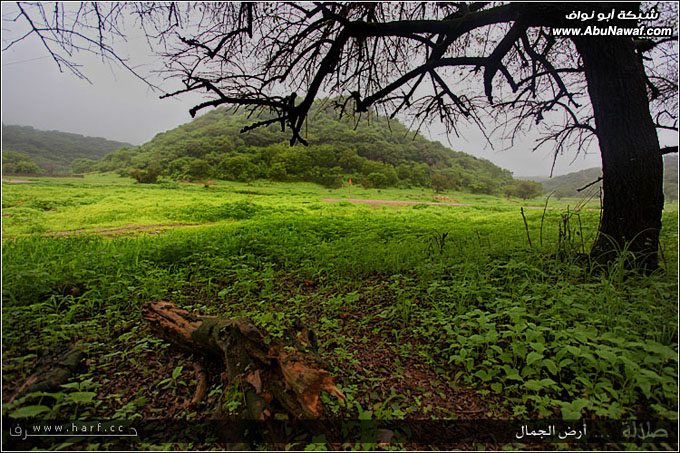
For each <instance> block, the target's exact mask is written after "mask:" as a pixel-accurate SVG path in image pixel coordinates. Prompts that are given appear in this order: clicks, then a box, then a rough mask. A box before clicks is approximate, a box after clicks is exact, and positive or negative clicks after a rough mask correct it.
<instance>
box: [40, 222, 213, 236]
mask: <svg viewBox="0 0 680 453" xmlns="http://www.w3.org/2000/svg"><path fill="white" fill-rule="evenodd" d="M199 225H209V224H204V223H171V224H163V225H126V226H122V227H101V228H84V229H81V230H70V231H53V232H49V233H45V235H46V236H69V235H78V234H98V235H101V236H107V237H116V236H131V235H134V234H138V233H146V234H159V233H163V232H165V231H166V230H168V229H170V228H180V227H188V226H199Z"/></svg>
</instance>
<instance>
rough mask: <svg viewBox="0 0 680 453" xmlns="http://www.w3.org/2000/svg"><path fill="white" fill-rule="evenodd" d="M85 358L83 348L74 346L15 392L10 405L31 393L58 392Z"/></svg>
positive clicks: (45, 365)
mask: <svg viewBox="0 0 680 453" xmlns="http://www.w3.org/2000/svg"><path fill="white" fill-rule="evenodd" d="M84 356H85V351H84V350H83V348H81V347H80V346H73V347H71V348H70V349H68V350H67V351H66V352H64V353H63V354H61V355H59V356H58V357H56V358H54V359H52V360H49V361H47V362H46V363H45V364H44V365H43V366H41V367H40V369H39V370H38V371H36V372H35V373H33V374H32V375H31V376H29V377H28V379H26V381H24V383H23V384H22V385H21V386H20V387H19V389H18V390H17V391H16V392H14V395H12V397H11V398H10V399H9V403H11V402H13V401H14V400H15V399H17V398H20V397H22V396H24V395H28V394H29V393H34V392H51V391H54V390H57V389H58V388H59V386H60V385H62V384H65V383H66V382H67V381H68V380H69V378H70V377H71V376H72V375H73V373H74V372H75V371H76V370H77V369H78V367H79V366H80V363H81V361H82V359H83V357H84Z"/></svg>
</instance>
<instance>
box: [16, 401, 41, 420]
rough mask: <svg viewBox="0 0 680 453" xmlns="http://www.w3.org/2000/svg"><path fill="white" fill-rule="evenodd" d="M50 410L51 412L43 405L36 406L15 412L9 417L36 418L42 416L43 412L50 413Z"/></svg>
mask: <svg viewBox="0 0 680 453" xmlns="http://www.w3.org/2000/svg"><path fill="white" fill-rule="evenodd" d="M49 410H50V408H49V407H47V406H43V405H41V404H38V405H35V406H24V407H20V408H19V409H17V410H15V411H14V412H12V413H11V414H9V416H10V417H12V418H29V417H35V416H36V415H38V414H42V413H43V412H49Z"/></svg>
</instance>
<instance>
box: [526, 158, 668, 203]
mask: <svg viewBox="0 0 680 453" xmlns="http://www.w3.org/2000/svg"><path fill="white" fill-rule="evenodd" d="M663 166H664V175H663V178H664V179H663V191H664V196H665V198H666V201H674V200H677V199H678V155H677V154H669V155H666V156H664V159H663ZM600 176H602V170H601V169H599V168H588V169H585V170H581V171H576V172H573V173H568V174H566V175H562V176H556V177H554V178H541V179H538V178H535V179H537V180H538V181H540V182H541V183H542V184H543V188H544V191H545V193H551V192H553V193H554V196H555V197H557V198H563V197H582V196H584V195H585V194H586V193H588V192H590V193H592V191H595V190H598V188H599V187H600V186H601V185H602V182H597V183H595V184H593V185H592V186H590V187H591V188H592V189H589V190H588V191H585V190H584V191H581V192H579V191H578V189H580V188H582V187H585V186H586V185H588V184H590V183H592V182H594V181H597V179H598V178H599V177H600Z"/></svg>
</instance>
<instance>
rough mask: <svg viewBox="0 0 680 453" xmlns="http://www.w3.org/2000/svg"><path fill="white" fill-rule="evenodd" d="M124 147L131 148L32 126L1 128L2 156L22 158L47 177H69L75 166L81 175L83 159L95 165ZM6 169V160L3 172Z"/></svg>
mask: <svg viewBox="0 0 680 453" xmlns="http://www.w3.org/2000/svg"><path fill="white" fill-rule="evenodd" d="M123 146H130V144H129V143H123V142H116V141H113V140H107V139H105V138H101V137H86V136H83V135H79V134H72V133H69V132H60V131H41V130H38V129H34V128H33V127H31V126H7V125H4V124H3V125H2V151H3V156H4V154H5V153H7V152H8V151H13V152H15V153H19V154H22V155H24V156H27V157H28V158H30V160H32V161H34V162H35V163H36V164H37V165H38V166H40V167H42V168H43V169H44V170H45V171H47V172H48V173H68V172H70V171H71V165H72V164H73V165H74V171H75V172H79V171H78V170H80V171H82V164H81V163H80V162H81V160H82V159H86V161H85V162H88V161H94V160H97V159H100V158H102V157H103V156H104V155H106V154H108V153H110V152H111V151H115V150H117V149H119V148H121V147H123ZM4 165H5V159H4V157H3V170H4V169H5V167H4ZM79 165H81V167H78V166H79ZM76 167H78V168H76ZM6 171H8V172H9V171H10V170H6ZM16 173H28V172H24V171H17V172H16Z"/></svg>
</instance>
